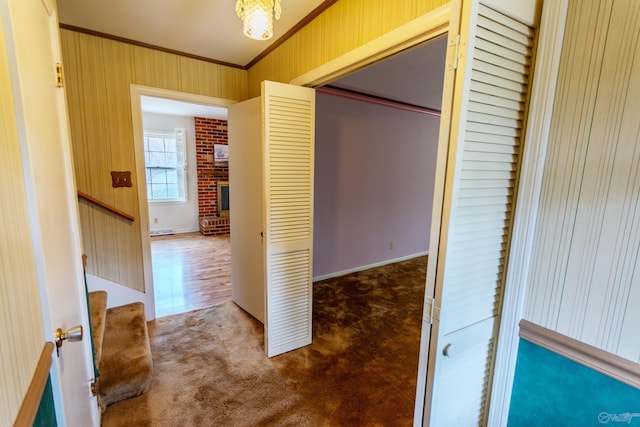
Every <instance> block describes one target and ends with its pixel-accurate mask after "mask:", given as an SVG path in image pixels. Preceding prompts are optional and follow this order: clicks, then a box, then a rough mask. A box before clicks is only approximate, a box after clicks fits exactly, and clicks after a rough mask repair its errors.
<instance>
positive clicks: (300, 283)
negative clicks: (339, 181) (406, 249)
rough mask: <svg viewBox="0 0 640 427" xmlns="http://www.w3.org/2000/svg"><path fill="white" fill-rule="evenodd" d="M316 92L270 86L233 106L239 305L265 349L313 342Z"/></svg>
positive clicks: (234, 274) (234, 267)
mask: <svg viewBox="0 0 640 427" xmlns="http://www.w3.org/2000/svg"><path fill="white" fill-rule="evenodd" d="M314 126H315V91H314V90H313V89H309V88H304V87H300V86H293V85H287V84H283V83H275V82H269V81H265V82H263V84H262V95H261V96H260V97H259V98H254V99H251V100H248V101H244V102H241V103H238V104H235V105H232V106H231V107H229V162H230V163H229V189H230V194H231V197H230V200H231V227H232V233H231V281H232V287H233V290H232V294H233V300H234V301H235V302H236V303H237V304H238V305H239V306H240V307H242V308H243V309H245V310H246V311H247V312H249V313H250V314H251V315H252V316H254V317H255V318H256V319H258V320H260V321H261V322H263V324H264V331H265V333H264V335H265V352H266V353H267V356H269V357H272V356H277V355H278V354H281V353H285V352H287V351H290V350H294V349H296V348H299V347H302V346H305V345H308V344H311V341H312V328H311V320H312V319H311V312H312V303H313V289H312V281H311V277H312V248H313V163H314V160H313V155H314V140H315V131H314Z"/></svg>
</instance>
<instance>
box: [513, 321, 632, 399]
mask: <svg viewBox="0 0 640 427" xmlns="http://www.w3.org/2000/svg"><path fill="white" fill-rule="evenodd" d="M520 337H521V338H522V339H525V340H527V341H529V342H532V343H534V344H537V345H539V346H541V347H543V348H545V349H547V350H549V351H552V352H554V353H556V354H559V355H561V356H564V357H566V358H567V359H570V360H573V361H574V362H577V363H580V364H581V365H584V366H586V367H588V368H591V369H593V370H595V371H598V372H600V373H601V374H604V375H607V376H609V377H611V378H614V379H616V380H618V381H620V382H623V383H625V384H628V385H630V386H632V387H635V388H637V389H640V364H638V363H634V362H632V361H631V360H627V359H624V358H622V357H620V356H617V355H615V354H613V353H609V352H607V351H604V350H601V349H599V348H597V347H594V346H592V345H589V344H585V343H583V342H580V341H578V340H576V339H573V338H570V337H568V336H566V335H562V334H559V333H557V332H554V331H552V330H550V329H547V328H544V327H542V326H539V325H536V324H534V323H531V322H529V321H527V320H524V319H523V320H521V321H520Z"/></svg>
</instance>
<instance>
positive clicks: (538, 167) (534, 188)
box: [290, 0, 569, 426]
mask: <svg viewBox="0 0 640 427" xmlns="http://www.w3.org/2000/svg"><path fill="white" fill-rule="evenodd" d="M459 1H464V0H459ZM568 1H569V0H559V1H554V2H551V1H546V2H544V7H543V10H542V17H541V23H540V27H539V32H538V43H537V48H536V57H537V62H536V65H535V74H534V79H533V86H532V91H531V96H530V105H529V111H528V118H527V125H526V129H527V132H526V134H525V140H524V143H525V149H524V152H523V154H522V170H521V175H520V181H519V186H520V187H519V188H520V189H521V191H520V194H521V196H520V197H518V200H517V201H516V206H515V215H514V225H513V233H512V237H511V243H512V245H511V249H510V257H509V260H508V270H507V277H506V282H505V295H504V299H503V306H502V307H503V308H502V314H501V320H500V329H499V332H498V337H499V339H498V348H497V350H496V355H495V364H494V373H493V382H492V384H493V385H492V389H491V399H490V402H494V403H496V404H493V405H491V404H490V407H489V423H490V425H506V424H507V419H508V415H509V407H510V401H511V391H512V388H513V379H514V374H515V364H516V357H517V352H518V345H519V336H518V322H519V321H520V320H521V319H522V313H523V307H524V302H525V298H526V290H527V281H526V279H527V274H528V268H529V265H530V260H531V247H532V245H533V237H534V234H535V225H536V218H537V207H538V202H539V199H540V193H541V187H542V173H543V171H544V164H545V158H546V146H547V141H548V135H549V131H550V127H551V113H552V111H553V104H554V95H555V86H556V81H557V76H558V68H559V57H560V53H561V50H562V39H563V36H564V28H565V23H566V11H567V7H568ZM456 10H458V9H457V8H456V7H452V4H451V3H447V4H445V5H443V6H441V7H439V8H437V9H435V10H433V11H431V12H429V13H427V14H425V15H422V16H420V17H418V18H416V19H415V20H413V21H410V22H408V23H406V24H404V25H402V26H400V27H398V28H396V29H394V30H392V31H390V32H389V33H386V34H384V35H382V36H380V37H378V38H376V39H374V40H372V41H370V42H368V43H366V44H364V45H362V46H360V47H358V48H356V49H354V50H352V51H350V52H347V53H346V54H344V55H342V56H340V57H338V58H336V59H334V60H331V61H329V62H327V63H325V64H323V65H321V66H319V67H317V68H315V69H313V70H311V71H309V72H307V73H305V74H302V75H300V76H298V77H296V78H294V79H293V80H291V82H290V83H291V84H296V85H301V86H309V87H315V86H319V85H322V84H325V83H328V82H329V81H332V80H334V79H337V78H339V77H342V76H345V75H347V74H349V73H351V72H353V71H356V70H358V69H360V68H362V67H364V66H367V65H369V64H371V63H373V62H376V61H378V60H380V59H383V58H385V57H388V56H390V55H393V54H394V53H397V52H400V51H401V50H404V49H407V48H409V47H412V46H415V45H417V44H419V43H422V42H424V41H427V40H430V39H433V38H435V37H438V36H441V35H444V34H447V33H448V32H449V27H450V21H452V20H458V19H459V17H455V16H452V13H454V12H455V11H456ZM447 49H448V52H447V61H449V60H450V55H449V47H448V48H447ZM447 84H448V83H447V81H446V80H445V83H444V87H443V90H444V91H445V93H446V90H449V91H452V88H451V87H447ZM449 84H450V85H452V84H453V82H449ZM443 102H444V100H443ZM443 111H444V108H443ZM450 119H451V117H445V116H444V115H443V116H442V118H441V129H442V127H443V123H444V124H445V126H447V128H448V123H449V121H450ZM446 132H447V133H448V129H447V131H446ZM448 150H449V144H439V146H438V154H437V163H436V181H435V188H434V206H433V214H432V224H431V241H430V244H429V249H430V251H429V254H430V256H429V265H430V266H431V265H432V266H435V265H436V264H437V254H438V251H437V248H438V246H439V239H440V235H439V234H440V224H441V219H442V213H443V212H442V201H443V197H444V195H445V194H444V184H445V173H446V170H447V169H448V168H449V167H450V166H451V165H448V164H447V163H448V160H447V153H448ZM429 270H430V271H429ZM434 289H435V268H431V269H428V271H427V280H426V291H427V292H425V295H433V292H432V291H433V290H434ZM430 291H431V292H430ZM427 305H428V304H426V303H425V312H427V309H429V310H430V308H431V307H430V306H427ZM423 318H424V317H423ZM424 325H429V323H427V322H423V328H422V334H421V339H420V361H419V364H418V373H417V388H416V401H415V412H414V426H420V425H423V419H424V409H425V400H424V399H425V394H426V393H425V392H426V377H427V363H428V352H429V341H430V335H431V328H430V327H424ZM429 326H430V325H429ZM427 419H428V418H427Z"/></svg>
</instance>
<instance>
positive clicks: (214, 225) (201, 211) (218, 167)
mask: <svg viewBox="0 0 640 427" xmlns="http://www.w3.org/2000/svg"><path fill="white" fill-rule="evenodd" d="M195 127H196V166H197V172H198V222H199V224H200V233H202V234H204V235H219V234H229V232H230V231H231V229H230V225H229V218H228V217H227V218H223V217H220V213H219V211H218V181H228V180H229V164H228V163H227V162H224V163H223V162H215V161H214V155H213V146H214V144H224V145H228V144H229V140H228V134H227V121H226V120H217V119H207V118H202V117H196V118H195Z"/></svg>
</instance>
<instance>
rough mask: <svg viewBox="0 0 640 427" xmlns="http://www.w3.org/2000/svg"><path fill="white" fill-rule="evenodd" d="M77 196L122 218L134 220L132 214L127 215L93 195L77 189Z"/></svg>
mask: <svg viewBox="0 0 640 427" xmlns="http://www.w3.org/2000/svg"><path fill="white" fill-rule="evenodd" d="M78 197H79V198H81V199H85V200H87V201H89V202H91V203H95V204H96V205H98V206H100V207H102V208H105V209H106V210H108V211H109V212H112V213H114V214H116V215H119V216H121V217H122V218H124V219H128V220H129V221H134V220H135V217H134V216H133V215H129V214H128V213H126V212H124V211H121V210H120V209H118V208H114V207H113V206H111V205H109V204H107V203H105V202H103V201H102V200H98V199H96V198H95V197H91V196H90V195H88V194H86V193H83V192H82V191H78Z"/></svg>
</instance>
